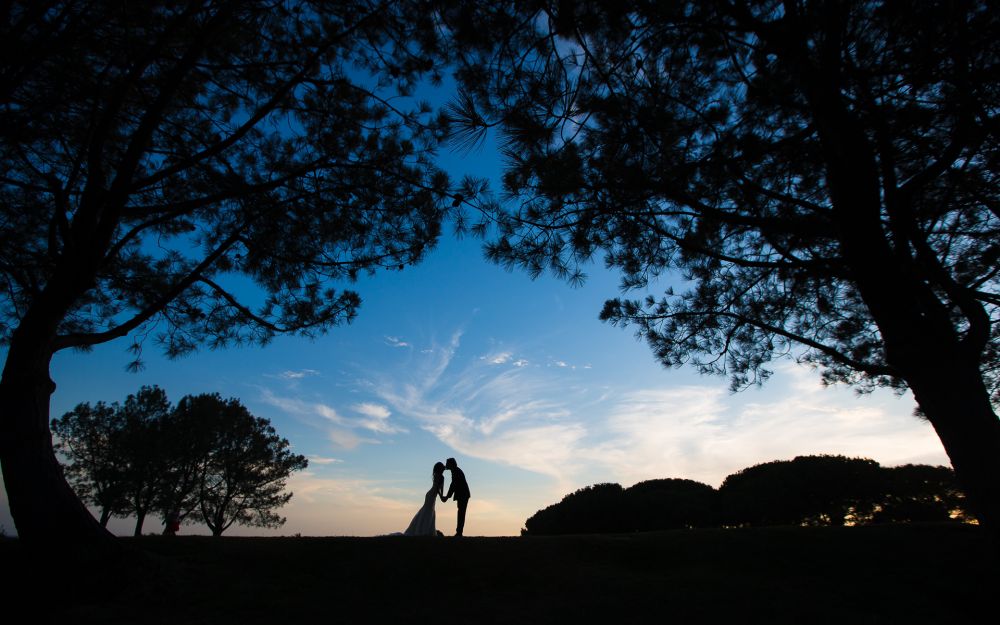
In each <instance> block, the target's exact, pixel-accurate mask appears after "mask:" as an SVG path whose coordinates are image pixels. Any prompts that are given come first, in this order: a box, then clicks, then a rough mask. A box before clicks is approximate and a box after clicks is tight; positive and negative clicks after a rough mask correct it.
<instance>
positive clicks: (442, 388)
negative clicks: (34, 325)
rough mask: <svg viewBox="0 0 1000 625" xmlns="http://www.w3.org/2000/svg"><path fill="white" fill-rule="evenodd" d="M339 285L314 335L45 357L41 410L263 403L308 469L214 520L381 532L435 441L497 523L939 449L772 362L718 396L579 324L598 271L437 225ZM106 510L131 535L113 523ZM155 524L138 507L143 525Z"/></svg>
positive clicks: (628, 341) (418, 492)
mask: <svg viewBox="0 0 1000 625" xmlns="http://www.w3.org/2000/svg"><path fill="white" fill-rule="evenodd" d="M355 286H356V288H357V289H358V290H359V291H360V293H361V295H362V297H363V299H364V304H363V306H362V309H361V314H360V315H359V317H358V319H357V320H356V321H355V322H354V323H353V324H352V325H350V326H346V327H341V328H335V329H333V330H332V331H331V332H330V333H329V334H328V335H326V336H325V337H322V338H320V339H317V340H314V341H309V340H305V339H297V338H291V337H286V338H281V339H278V340H276V341H275V342H274V343H273V344H272V345H270V346H268V347H265V348H242V349H230V350H221V351H203V352H199V353H197V354H195V355H193V356H189V357H186V358H183V359H180V360H175V361H170V360H166V359H164V358H162V357H160V356H159V354H157V353H155V351H153V348H152V347H149V348H147V350H146V353H145V354H144V358H145V359H146V363H147V366H146V368H145V369H144V370H143V371H141V372H139V373H128V372H126V371H125V364H126V363H127V362H128V360H129V356H128V354H127V353H126V351H125V347H126V345H127V342H125V341H119V342H116V343H110V344H106V345H103V346H100V347H98V348H97V349H96V350H95V351H93V352H91V353H89V354H85V353H72V352H64V353H60V354H58V355H57V356H56V357H55V359H54V361H53V374H52V375H53V379H54V380H55V381H56V383H57V390H56V392H55V394H54V395H53V398H52V414H53V416H57V415H61V414H62V413H63V412H65V411H67V410H69V409H71V408H72V407H73V406H74V405H76V404H77V403H78V402H83V401H88V402H96V401H98V400H105V401H121V400H123V399H124V398H125V396H126V395H127V394H129V393H132V392H135V390H137V389H138V388H139V386H141V385H143V384H157V385H159V386H161V387H162V388H164V389H165V390H166V391H167V393H168V395H169V397H170V398H171V400H172V401H175V402H176V401H177V400H179V399H180V398H181V397H182V396H183V395H186V394H189V393H203V392H219V393H221V394H222V395H223V396H226V397H238V398H239V399H240V400H241V401H243V403H244V404H246V405H247V406H248V407H249V408H250V410H251V411H252V412H253V413H255V414H257V415H259V416H264V417H268V418H270V419H271V420H272V422H273V423H274V425H275V427H276V428H277V430H278V432H279V433H280V434H281V435H282V436H284V437H286V438H288V439H289V440H290V441H291V443H292V446H293V448H294V450H295V451H296V452H298V453H302V454H305V455H306V456H308V457H309V458H310V461H311V462H310V466H309V468H308V469H307V470H306V471H305V472H302V473H299V474H297V475H295V477H293V478H292V480H291V481H290V485H289V487H290V489H291V490H292V491H293V492H294V493H295V495H294V497H293V498H292V501H291V502H290V504H289V505H288V506H286V507H285V508H284V509H283V511H282V513H283V514H284V515H285V516H286V517H287V518H288V521H287V523H286V524H285V526H284V527H282V528H281V529H278V530H259V529H238V528H233V529H232V530H230V532H229V533H230V534H278V535H281V534H285V535H287V534H294V533H301V534H303V535H359V536H367V535H377V534H383V533H389V532H393V531H401V530H402V529H404V528H405V527H406V525H407V524H408V523H409V520H410V517H411V516H412V515H413V514H414V513H415V512H416V510H417V509H418V508H419V506H420V505H421V503H422V500H423V493H424V492H425V491H426V490H427V488H428V487H429V486H430V472H431V467H432V465H433V464H434V462H436V461H439V460H443V459H445V458H447V457H449V456H453V457H455V458H456V459H457V460H458V462H459V465H460V466H462V467H463V468H464V470H465V472H466V475H467V477H468V479H469V483H470V486H471V489H472V494H473V499H472V502H471V504H470V509H469V520H468V522H467V533H468V534H473V535H515V534H517V533H519V531H520V529H521V527H522V526H523V523H524V520H525V519H526V518H527V517H528V516H530V515H531V514H532V513H534V512H535V511H536V510H538V509H540V508H542V507H544V506H546V505H549V504H551V503H554V502H556V501H558V500H559V499H560V498H561V497H562V496H563V495H565V494H566V493H568V492H571V491H572V490H574V489H576V488H580V487H582V486H586V485H589V484H593V483H597V482H607V481H614V482H619V483H621V484H623V485H625V486H628V485H631V484H633V483H635V482H638V481H641V480H644V479H652V478H662V477H684V478H690V479H697V480H700V481H704V482H706V483H708V484H711V485H712V486H716V487H717V486H718V485H719V484H720V482H721V481H722V479H723V478H724V477H725V476H726V475H728V474H729V473H732V472H734V471H737V470H739V469H741V468H743V467H746V466H749V465H751V464H754V463H757V462H765V461H769V460H774V459H782V458H791V457H793V456H795V455H799V454H812V453H832V454H845V455H849V456H865V457H871V458H874V459H876V460H878V461H879V462H881V463H883V464H886V465H893V464H901V463H906V462H925V463H932V464H947V459H946V457H945V455H944V453H943V451H942V448H941V445H940V443H939V442H938V440H937V438H936V437H935V435H934V433H933V431H932V430H931V428H930V426H929V425H927V424H926V423H925V422H922V421H919V420H917V419H915V418H914V417H912V416H911V413H912V410H913V401H912V399H911V398H910V397H909V396H908V395H907V396H903V397H901V398H900V397H896V396H895V395H893V394H892V393H890V392H877V393H874V394H872V395H869V396H864V397H857V396H856V395H855V394H854V393H853V391H852V390H851V389H849V388H844V387H835V388H823V387H822V386H821V384H820V382H819V376H818V374H817V373H816V372H814V371H811V370H810V369H808V368H806V367H804V366H798V365H795V364H794V363H791V362H787V363H782V364H779V365H778V367H777V372H776V374H775V375H774V377H773V378H772V379H771V381H770V382H768V384H767V385H765V387H764V388H763V389H760V390H758V389H751V390H748V391H745V392H742V393H738V394H735V395H733V394H730V393H729V391H728V383H727V381H726V380H725V379H721V378H713V377H702V376H699V375H697V374H696V373H694V372H693V371H691V370H686V369H680V370H665V369H663V368H662V367H661V366H659V365H658V364H657V363H656V362H655V360H654V358H653V355H652V353H651V352H650V351H649V349H648V348H647V347H646V345H645V344H643V343H640V342H638V341H636V340H635V338H634V337H633V335H632V333H631V332H630V331H629V330H622V329H620V328H615V327H612V326H609V325H607V324H604V323H601V322H600V321H599V320H598V319H597V314H598V312H599V311H600V308H601V305H602V303H603V301H604V299H605V298H607V297H609V296H614V295H615V294H617V293H618V290H617V280H616V278H615V276H614V275H612V274H610V273H607V272H605V271H604V270H603V269H601V268H600V267H592V268H591V276H590V279H589V280H588V281H587V283H586V284H585V285H584V286H583V287H581V288H573V287H570V286H569V285H567V284H565V283H563V282H561V281H558V280H556V279H554V278H551V277H548V276H542V277H541V278H539V279H537V280H534V281H532V280H530V279H529V278H528V277H527V276H526V275H525V274H523V273H519V272H513V273H511V272H507V271H505V270H503V269H502V268H500V267H497V266H495V265H492V264H489V263H487V262H486V261H485V260H483V259H482V252H481V248H480V242H478V241H476V240H473V239H464V240H457V239H455V238H453V237H450V236H449V237H445V238H443V239H442V241H441V243H440V245H439V246H438V248H437V249H436V250H435V251H434V252H433V253H432V254H431V255H430V256H429V257H428V258H427V259H426V261H425V262H424V263H422V264H420V265H418V266H416V267H412V268H408V269H406V270H405V271H403V272H398V273H388V274H380V275H377V276H375V277H374V278H370V279H367V278H366V279H363V280H361V281H360V282H359V283H358V284H357V285H355ZM2 503H3V504H4V505H3V506H2V507H0V525H3V526H4V527H5V529H6V531H7V532H8V533H10V532H11V531H12V529H13V524H12V523H11V521H10V518H9V512H8V511H7V510H6V506H5V504H6V501H4V502H2ZM454 516H455V507H454V504H452V503H451V502H449V503H446V504H438V528H439V529H442V530H443V531H445V532H446V533H451V532H452V531H453V524H454ZM113 523H114V525H113V527H114V529H115V531H117V532H120V533H123V534H127V533H130V532H131V521H130V520H122V521H115V522H113ZM159 529H160V526H159V520H158V519H150V520H148V521H147V525H146V531H158V530H159ZM205 531H206V530H205V529H204V528H202V527H197V526H191V527H189V526H185V527H184V528H183V530H182V532H184V533H205Z"/></svg>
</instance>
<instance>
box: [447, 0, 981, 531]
mask: <svg viewBox="0 0 1000 625" xmlns="http://www.w3.org/2000/svg"><path fill="white" fill-rule="evenodd" d="M442 15H443V19H444V20H445V21H446V23H447V24H448V27H449V28H450V30H451V32H452V33H453V37H454V39H455V41H456V45H457V46H458V47H459V48H460V52H461V53H462V54H463V55H464V65H463V66H462V68H461V71H460V72H459V75H458V76H459V79H460V80H461V82H462V84H463V85H464V93H463V95H462V96H461V97H460V98H459V99H458V100H456V101H455V102H454V103H453V105H452V107H451V108H452V110H451V115H452V117H453V121H454V124H455V125H454V132H455V135H454V136H455V137H456V141H458V142H459V143H464V144H465V145H469V146H471V145H475V144H476V143H477V142H478V141H479V140H480V139H481V138H482V137H483V135H484V134H485V133H486V132H487V131H488V130H489V129H490V128H493V127H496V128H498V129H499V131H500V133H501V137H500V140H501V145H502V147H503V154H504V157H505V159H506V172H505V174H504V178H503V183H504V192H505V193H506V194H507V195H508V196H510V197H512V198H514V201H516V202H517V203H518V205H517V209H516V210H512V211H508V210H507V209H506V208H505V206H500V205H490V204H488V203H486V204H484V205H483V207H484V209H487V210H491V211H492V215H491V217H492V218H493V219H494V220H495V221H496V223H497V224H498V231H499V238H498V239H497V240H496V241H495V242H493V243H492V244H491V245H489V247H488V252H489V255H490V257H491V258H493V259H494V260H496V261H497V262H500V263H503V264H505V265H508V266H521V267H524V268H525V269H527V270H528V271H529V272H530V273H531V274H532V275H537V274H539V273H540V272H542V271H544V270H546V269H551V270H552V271H554V272H555V273H556V274H558V275H562V276H567V277H569V278H570V279H572V280H580V279H582V278H583V273H582V270H581V269H580V267H581V264H582V263H584V262H585V261H589V260H590V259H592V258H593V257H594V256H597V255H599V256H601V257H602V258H603V259H604V260H605V262H606V263H607V264H608V265H609V266H611V267H615V268H618V269H620V270H621V272H622V276H623V286H624V287H627V288H640V287H644V286H646V285H647V284H648V283H649V281H650V280H651V279H654V278H657V277H659V278H660V279H661V281H662V282H661V283H666V284H664V286H666V285H667V284H670V285H672V288H667V290H666V294H665V296H663V297H661V298H657V297H653V296H649V297H648V298H646V299H645V300H644V301H630V300H621V299H615V300H611V301H609V302H607V304H606V305H605V307H604V310H603V312H602V313H601V317H602V318H603V319H605V320H607V321H610V322H612V323H616V324H630V325H632V326H633V327H635V328H636V329H637V331H638V333H639V334H640V335H642V336H643V337H645V338H646V339H647V340H648V342H649V344H650V345H651V347H652V348H653V351H654V352H655V354H656V356H657V358H658V359H659V360H660V361H661V362H662V363H663V364H664V365H667V366H679V365H682V364H690V365H693V366H695V367H696V368H698V369H699V370H701V371H702V372H708V373H719V374H725V375H729V376H730V377H731V380H732V385H733V388H742V387H744V386H747V385H749V384H753V383H759V382H761V381H762V380H764V379H765V378H767V376H768V375H769V372H768V371H767V369H766V366H767V364H768V362H769V361H771V360H772V359H773V358H775V357H776V356H787V355H792V356H794V357H796V358H797V359H799V360H803V361H806V362H810V363H814V364H817V365H819V366H820V367H821V368H822V370H823V377H824V379H825V380H826V381H828V382H846V383H850V384H855V385H858V387H859V388H860V389H862V390H868V389H871V388H873V387H879V386H888V387H892V388H895V389H903V388H909V389H910V390H912V392H913V395H914V397H915V398H916V400H917V403H918V404H919V406H920V411H921V412H922V414H923V415H925V416H926V418H927V419H928V420H929V421H930V422H931V424H932V425H933V426H934V428H935V430H936V432H937V434H938V436H939V437H940V439H941V441H942V443H943V444H944V447H945V450H946V451H947V453H948V455H949V457H950V459H951V462H952V465H953V466H954V468H955V471H956V474H957V475H958V478H959V481H960V482H961V483H962V484H963V486H964V488H965V490H966V492H967V494H968V495H969V504H970V506H971V507H972V508H973V509H974V510H975V511H976V513H977V516H979V518H980V519H981V520H983V521H984V522H987V523H988V524H990V525H992V526H994V527H998V526H1000V480H997V479H996V477H997V475H1000V420H998V418H997V414H996V412H995V409H994V405H993V403H992V402H993V401H997V399H998V397H1000V395H998V391H1000V377H998V374H1000V359H998V354H1000V329H998V328H1000V325H998V324H997V316H998V305H1000V293H998V290H997V286H998V281H997V277H998V275H1000V271H998V258H1000V186H998V185H997V176H998V163H1000V150H998V145H1000V144H998V141H997V139H998V136H1000V135H998V131H1000V124H998V117H997V106H998V102H1000V47H998V46H997V45H996V35H997V33H998V32H1000V12H998V11H996V10H995V7H993V6H992V4H991V3H989V2H985V1H970V2H909V1H902V2H888V1H866V2H863V1H861V0H856V1H847V2H844V1H841V0H810V1H802V2H780V1H764V0H751V1H732V0H714V1H707V2H703V1H689V2H645V1H640V0H636V1H631V0H624V1H622V2H611V3H609V2H595V1H580V2H555V1H554V0H535V1H528V2H499V3H489V4H486V3H483V4H478V3H464V2H452V3H447V6H446V8H444V9H442ZM481 191H482V189H481V187H476V186H475V185H472V184H470V185H469V188H468V189H467V191H466V193H468V194H469V195H470V196H471V195H472V194H473V193H477V192H481ZM488 223H489V222H488V220H487V221H484V222H483V223H480V224H476V225H474V226H473V227H474V228H475V229H476V230H477V231H480V232H483V231H485V230H486V229H487V226H488ZM674 271H677V272H678V273H679V276H681V277H683V278H684V280H685V282H681V281H679V280H675V279H674V278H673V275H674V274H673V272H674ZM673 288H677V289H678V291H677V292H675V291H674V290H673Z"/></svg>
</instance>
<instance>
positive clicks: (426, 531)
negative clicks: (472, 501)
mask: <svg viewBox="0 0 1000 625" xmlns="http://www.w3.org/2000/svg"><path fill="white" fill-rule="evenodd" d="M445 470H448V471H451V486H449V487H448V494H447V495H445V494H444V472H445ZM432 476H433V481H432V482H431V489H430V490H429V491H427V494H426V495H425V496H424V505H423V507H421V508H420V510H417V514H416V515H414V517H413V520H412V521H410V526H409V527H407V528H406V531H405V532H403V534H405V535H406V536H436V535H438V531H437V527H436V524H435V523H436V521H435V513H434V503H435V501H434V500H435V499H437V498H438V497H440V498H441V501H448V499H449V498H451V497H454V498H455V503H457V504H458V523H457V526H456V527H455V536H461V535H462V530H463V529H465V511H466V510H467V509H468V507H469V498H470V497H471V495H470V493H469V483H468V482H466V481H465V473H463V472H462V470H461V469H459V468H458V463H456V462H455V459H454V458H448V460H446V461H445V464H441V463H440V462H438V463H437V464H435V465H434V470H433V472H432Z"/></svg>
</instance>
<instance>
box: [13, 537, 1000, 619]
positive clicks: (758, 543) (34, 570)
mask: <svg viewBox="0 0 1000 625" xmlns="http://www.w3.org/2000/svg"><path fill="white" fill-rule="evenodd" d="M122 541H123V542H124V543H126V544H127V545H129V546H131V547H134V548H136V549H129V555H127V556H125V557H124V558H116V559H114V560H113V561H112V560H108V561H104V563H103V564H99V563H96V561H95V558H93V557H92V556H87V555H86V554H81V553H73V554H69V553H65V552H63V553H61V554H60V555H58V556H52V555H47V556H46V555H40V554H37V553H31V552H29V551H28V550H26V549H25V548H24V547H23V546H22V545H20V544H19V543H18V542H17V541H15V540H6V541H3V542H2V543H0V558H2V562H3V564H4V566H3V568H4V569H5V571H6V573H8V574H10V573H13V572H15V571H21V572H22V573H21V574H16V575H13V576H12V577H11V578H9V580H8V582H7V583H6V584H5V590H8V591H14V592H15V593H17V594H15V595H13V596H15V597H20V598H21V599H26V598H27V597H28V596H29V595H28V594H27V593H28V590H29V588H31V587H34V588H41V589H43V590H45V591H48V595H47V598H46V599H45V600H44V601H43V602H42V604H41V606H40V611H39V612H37V613H36V615H37V618H36V617H34V616H31V617H29V619H25V620H23V621H21V622H25V623H32V622H45V621H46V620H50V621H51V622H57V623H67V624H70V623H163V624H171V625H192V624H200V623H206V624H208V623H211V624H213V625H225V624H229V623H233V624H249V623H268V624H282V623H312V622H316V623H412V624H415V625H416V624H422V623H432V624H435V625H436V624H442V623H469V624H475V623H504V624H512V623H607V624H609V625H613V624H617V623H740V624H742V623H769V624H781V623H795V624H798V623H803V624H814V623H838V624H851V625H858V624H862V625H863V624H869V623H894V624H895V623H907V624H909V623H913V624H919V623H949V624H950V623H965V622H977V621H981V620H982V619H978V618H975V615H976V614H977V613H978V612H980V611H981V610H982V609H986V610H987V614H989V613H990V612H995V606H996V605H997V603H996V600H997V597H1000V585H998V582H1000V575H998V566H997V551H996V545H994V544H993V543H992V542H991V541H990V540H989V537H988V536H987V535H986V534H985V533H984V532H982V531H981V529H980V528H976V527H971V526H957V525H952V526H948V525H912V526H905V525H902V526H891V527H861V528H764V529H739V530H685V531H673V532H661V533H649V534H634V535H609V536H566V537H546V538H542V537H539V538H464V539H460V540H459V539H454V538H436V539H435V538H402V537H380V538H221V539H213V538H208V537H175V538H159V537H146V538H139V539H122ZM52 559H56V560H57V561H55V562H52V563H51V566H50V565H48V564H46V563H45V560H52ZM46 617H47V618H46ZM988 620H989V619H988ZM5 621H6V619H5ZM6 622H11V623H13V622H15V621H6Z"/></svg>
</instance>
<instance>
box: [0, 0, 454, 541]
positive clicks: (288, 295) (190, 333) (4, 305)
mask: <svg viewBox="0 0 1000 625" xmlns="http://www.w3.org/2000/svg"><path fill="white" fill-rule="evenodd" d="M422 4H423V3H422V2H420V1H419V0H414V1H402V2H388V3H387V2H379V1H376V0H345V1H343V2H337V3H325V2H313V1H310V0H289V1H286V2H271V1H256V0H213V1H206V2H182V3H178V2H163V1H143V2H118V1H114V2H112V1H108V0H99V1H97V2H86V3H80V2H73V1H71V0H61V1H59V0H44V1H37V0H31V1H17V2H9V3H5V5H4V9H3V12H2V16H0V49H2V54H0V129H2V130H0V204H2V205H3V216H2V218H0V276H2V279H3V289H2V290H0V340H2V341H4V342H5V343H7V345H8V350H7V356H6V361H5V364H4V369H3V377H2V381H0V462H2V467H3V476H4V483H5V486H6V489H7V493H8V496H9V502H10V509H11V514H12V516H13V517H14V521H15V524H16V526H17V531H18V535H19V536H20V537H21V539H22V540H29V541H53V540H95V539H103V538H104V537H107V536H109V534H107V533H106V532H105V531H104V530H102V529H101V527H100V526H99V525H98V524H97V523H96V522H95V521H94V520H93V518H92V517H91V516H90V514H88V512H87V511H86V509H85V508H84V506H83V505H81V503H80V501H79V500H78V499H77V498H76V497H75V496H74V495H73V492H72V490H71V489H70V488H69V487H68V485H67V484H66V482H65V480H64V478H63V476H62V473H61V471H60V470H59V465H58V463H57V461H56V459H55V457H54V454H53V450H52V443H51V440H50V431H49V415H48V406H49V396H50V394H51V393H52V390H53V388H54V386H53V383H52V381H51V380H50V378H49V362H50V360H51V358H52V355H53V354H54V353H56V352H57V351H60V350H64V349H68V348H78V349H86V348H88V347H90V346H92V345H95V344H99V343H103V342H106V341H110V340H113V339H116V338H120V337H125V336H131V337H133V339H132V350H133V351H134V352H135V357H136V359H135V361H134V362H133V365H132V366H133V367H139V366H141V362H140V360H139V356H140V354H141V351H142V349H143V345H144V340H145V338H146V337H150V336H152V337H155V340H156V342H157V343H159V344H161V345H162V346H163V347H164V349H165V351H166V354H167V355H168V356H171V357H173V356H179V355H182V354H186V353H188V352H191V351H192V350H194V349H195V348H196V347H198V346H199V345H201V344H205V343H207V344H208V345H210V346H212V347H213V348H214V347H221V346H224V345H229V344H233V343H236V344H241V343H261V344H263V343H267V342H268V341H269V340H270V339H271V338H272V337H273V336H275V335H276V334H281V333H291V334H301V335H315V334H318V333H322V332H324V331H326V330H327V329H328V328H330V327H331V326H335V325H337V324H339V323H343V322H347V321H349V320H351V319H352V318H353V317H354V315H355V314H356V311H357V308H358V305H359V303H360V299H359V297H358V295H357V294H356V293H354V292H351V291H348V290H344V291H340V292H336V291H335V290H334V289H333V288H331V287H330V281H331V280H333V279H345V280H347V279H352V278H354V277H355V276H356V275H357V274H358V273H359V272H370V271H374V270H375V269H377V268H391V269H402V268H403V267H404V266H405V265H407V264H410V263H414V262H417V261H418V260H419V259H420V258H421V257H422V255H423V254H424V252H425V251H426V249H427V248H428V246H430V245H432V244H433V243H434V242H435V240H436V238H437V236H438V233H439V225H440V220H441V217H442V214H443V212H444V210H445V209H447V208H448V207H449V205H450V204H451V203H453V202H454V201H455V200H454V199H453V198H452V197H451V196H450V195H448V193H449V191H448V188H447V187H448V179H447V177H446V176H445V175H444V174H442V173H441V172H439V171H438V170H436V169H435V168H434V167H432V166H431V165H430V164H429V161H428V159H427V154H428V150H429V149H431V148H432V147H433V146H434V145H435V143H436V141H437V139H438V138H439V136H440V133H439V132H438V127H437V123H436V121H435V120H434V119H431V118H430V116H429V115H427V109H426V108H425V107H417V106H414V107H412V110H410V109H407V108H406V105H405V104H404V102H405V101H404V100H400V99H394V98H392V96H394V95H395V94H397V93H400V94H404V95H405V94H407V93H410V92H411V90H412V88H413V86H414V85H415V83H416V81H418V80H419V79H421V77H422V76H429V77H430V78H432V79H434V78H435V77H436V76H437V68H438V67H439V64H436V63H435V62H434V60H433V58H434V53H435V51H436V48H437V46H438V35H437V33H438V32H439V31H438V30H437V29H436V28H434V24H433V23H432V22H431V12H430V11H429V10H426V8H424V7H423V6H422ZM390 100H391V101H390ZM401 107H402V108H401ZM234 276H238V277H243V278H246V279H247V280H248V281H250V282H252V283H254V284H255V285H256V286H257V287H258V288H259V289H260V290H261V293H260V297H259V301H260V305H259V306H251V303H250V302H249V301H242V300H241V298H240V295H241V294H243V293H246V289H245V288H241V289H240V291H239V292H238V291H237V290H236V289H235V288H234V285H236V284H237V282H234V280H233V277H234ZM239 284H245V282H244V283H239ZM251 299H252V300H254V301H256V300H258V298H257V297H256V296H251Z"/></svg>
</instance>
